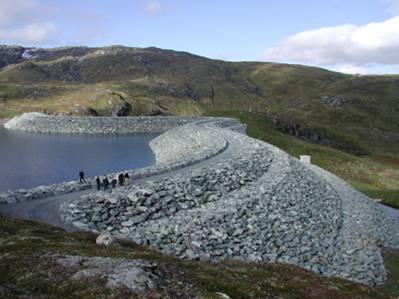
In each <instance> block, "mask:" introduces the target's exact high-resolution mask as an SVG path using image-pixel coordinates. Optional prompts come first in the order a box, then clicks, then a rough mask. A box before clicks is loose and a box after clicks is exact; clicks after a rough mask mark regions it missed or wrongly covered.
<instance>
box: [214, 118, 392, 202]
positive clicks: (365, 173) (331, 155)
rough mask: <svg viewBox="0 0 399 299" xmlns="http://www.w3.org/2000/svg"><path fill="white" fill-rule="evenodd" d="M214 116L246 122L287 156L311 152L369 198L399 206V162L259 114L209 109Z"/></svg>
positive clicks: (250, 131) (320, 163)
mask: <svg viewBox="0 0 399 299" xmlns="http://www.w3.org/2000/svg"><path fill="white" fill-rule="evenodd" d="M208 114H210V115H213V116H227V117H235V118H238V119H239V120H240V121H241V122H243V123H245V124H247V126H248V130H247V133H248V135H249V136H251V137H253V138H257V139H260V140H264V141H267V142H269V143H271V144H273V145H275V146H277V147H279V148H281V149H283V150H285V151H286V152H288V153H289V154H290V155H292V156H295V157H298V156H299V155H311V156H312V163H314V164H316V165H318V166H320V167H323V168H325V169H327V170H328V171H330V172H332V173H334V174H336V175H337V176H339V177H341V178H342V179H344V180H345V181H347V182H349V183H350V184H352V185H353V186H354V187H355V188H357V189H358V190H360V191H362V192H364V193H365V194H367V195H368V196H370V197H373V198H378V199H381V200H382V202H383V203H384V204H387V205H390V206H392V207H396V208H399V161H398V159H392V158H386V157H381V156H364V157H359V156H354V155H351V154H348V153H345V152H343V151H340V150H337V149H333V148H330V147H327V146H320V145H317V144H313V143H310V142H305V141H303V140H300V139H298V138H295V137H293V136H289V135H285V134H283V133H281V132H279V131H276V129H275V127H274V125H273V123H272V122H271V121H270V120H269V119H268V118H266V117H265V116H264V115H262V114H256V113H250V112H240V111H217V112H214V111H213V112H209V113H208Z"/></svg>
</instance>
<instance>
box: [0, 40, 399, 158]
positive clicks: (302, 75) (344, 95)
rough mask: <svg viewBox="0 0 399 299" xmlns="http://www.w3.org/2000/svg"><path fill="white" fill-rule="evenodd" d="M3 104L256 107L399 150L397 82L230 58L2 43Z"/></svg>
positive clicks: (11, 108) (302, 131)
mask: <svg viewBox="0 0 399 299" xmlns="http://www.w3.org/2000/svg"><path fill="white" fill-rule="evenodd" d="M0 105H1V106H0V107H1V112H0V117H2V118H5V117H10V116H13V115H15V114H19V113H21V112H24V111H45V112H48V113H66V114H78V115H82V114H85V115H86V114H91V115H110V114H114V115H142V114H145V115H153V114H188V115H200V114H206V113H209V112H212V111H221V110H234V111H250V112H257V113H260V114H262V115H264V117H265V118H268V119H269V120H271V121H272V122H273V123H274V125H275V128H276V129H277V130H280V131H281V132H283V133H285V134H290V135H293V136H296V137H298V138H301V139H304V140H307V141H309V142H314V143H319V144H324V145H328V146H332V147H335V148H338V149H341V150H344V151H348V152H351V153H355V154H370V153H373V152H376V151H379V150H380V149H379V148H384V150H385V149H388V154H390V153H392V154H394V151H396V153H397V150H398V148H399V76H360V77H359V76H352V75H346V74H342V73H337V72H332V71H328V70H324V69H320V68H315V67H307V66H302V65H288V64H277V63H265V62H226V61H221V60H212V59H208V58H205V57H201V56H197V55H193V54H190V53H186V52H177V51H172V50H162V49H158V48H154V47H151V48H129V47H123V46H110V47H101V48H90V47H62V48H53V49H41V48H31V47H21V46H0Z"/></svg>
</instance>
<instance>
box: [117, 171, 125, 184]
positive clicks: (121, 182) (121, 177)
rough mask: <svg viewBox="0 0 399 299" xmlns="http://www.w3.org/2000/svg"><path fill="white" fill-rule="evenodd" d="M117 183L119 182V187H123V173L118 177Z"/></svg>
mask: <svg viewBox="0 0 399 299" xmlns="http://www.w3.org/2000/svg"><path fill="white" fill-rule="evenodd" d="M118 181H119V186H123V184H124V183H125V176H124V175H123V173H121V174H120V175H118Z"/></svg>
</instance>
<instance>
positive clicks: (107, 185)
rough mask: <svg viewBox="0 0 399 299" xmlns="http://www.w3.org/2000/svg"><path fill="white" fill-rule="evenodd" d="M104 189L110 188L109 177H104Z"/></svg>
mask: <svg viewBox="0 0 399 299" xmlns="http://www.w3.org/2000/svg"><path fill="white" fill-rule="evenodd" d="M103 185H104V191H106V190H108V187H109V180H108V178H107V177H105V178H104V179H103Z"/></svg>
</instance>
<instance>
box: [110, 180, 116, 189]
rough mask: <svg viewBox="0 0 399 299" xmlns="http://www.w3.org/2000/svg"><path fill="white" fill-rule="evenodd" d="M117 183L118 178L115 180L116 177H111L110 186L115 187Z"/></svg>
mask: <svg viewBox="0 0 399 299" xmlns="http://www.w3.org/2000/svg"><path fill="white" fill-rule="evenodd" d="M117 183H118V180H117V179H116V178H113V179H112V181H111V185H112V188H113V189H115V188H116V184H117Z"/></svg>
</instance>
